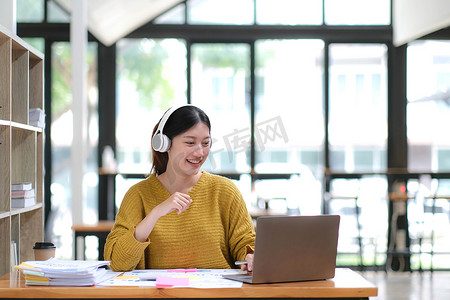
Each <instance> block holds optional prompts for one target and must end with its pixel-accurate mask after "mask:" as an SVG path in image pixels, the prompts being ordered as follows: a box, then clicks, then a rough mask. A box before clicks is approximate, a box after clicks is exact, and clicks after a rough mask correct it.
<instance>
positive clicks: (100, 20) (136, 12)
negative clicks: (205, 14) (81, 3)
mask: <svg viewBox="0 0 450 300" xmlns="http://www.w3.org/2000/svg"><path fill="white" fill-rule="evenodd" d="M56 2H58V3H59V4H60V5H61V6H62V7H63V8H64V9H66V10H67V11H68V12H69V13H70V12H71V11H72V0H56ZM181 2H183V1H182V0H125V1H124V0H107V1H105V0H87V1H86V4H87V10H88V13H87V14H88V16H87V22H88V24H87V26H88V29H89V32H90V33H91V34H93V35H94V36H95V37H96V38H97V39H98V40H99V41H100V42H101V43H103V44H104V45H105V46H111V45H112V44H114V43H115V42H117V41H118V40H119V39H121V38H123V37H124V36H126V35H128V34H129V33H131V32H133V31H134V30H136V29H137V28H139V27H141V26H142V25H144V24H146V23H148V22H149V21H151V20H153V19H154V18H155V17H157V16H159V15H160V14H161V13H163V12H165V11H166V10H168V9H170V8H172V7H174V6H175V5H176V4H178V3H181Z"/></svg>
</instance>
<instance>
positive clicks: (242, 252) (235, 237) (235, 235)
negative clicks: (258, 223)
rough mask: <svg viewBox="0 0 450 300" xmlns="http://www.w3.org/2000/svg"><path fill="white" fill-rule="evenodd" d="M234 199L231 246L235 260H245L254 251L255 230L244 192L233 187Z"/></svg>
mask: <svg viewBox="0 0 450 300" xmlns="http://www.w3.org/2000/svg"><path fill="white" fill-rule="evenodd" d="M232 199H233V201H232V202H231V207H230V217H229V222H230V223H229V226H230V228H229V247H230V252H231V255H232V257H233V259H234V260H235V261H237V260H244V259H245V256H246V255H247V253H253V249H254V246H255V230H254V227H253V222H252V219H251V217H250V214H249V213H248V210H247V206H246V204H245V202H244V199H243V197H242V194H241V193H240V192H239V190H238V189H237V187H235V189H233V195H232Z"/></svg>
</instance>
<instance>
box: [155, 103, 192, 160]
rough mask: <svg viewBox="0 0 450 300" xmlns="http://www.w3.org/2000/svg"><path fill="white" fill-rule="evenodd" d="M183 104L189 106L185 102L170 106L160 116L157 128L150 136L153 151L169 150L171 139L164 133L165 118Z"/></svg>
mask: <svg viewBox="0 0 450 300" xmlns="http://www.w3.org/2000/svg"><path fill="white" fill-rule="evenodd" d="M184 106H191V105H190V104H185V105H181V106H172V107H171V108H170V109H169V110H167V111H166V112H165V113H164V115H163V117H162V118H161V121H160V122H159V125H158V128H157V129H156V131H155V134H154V135H153V138H152V148H153V150H155V151H158V152H162V153H163V152H167V150H169V148H170V145H171V141H170V138H169V137H168V136H167V135H165V134H164V132H163V130H164V126H165V125H166V122H167V120H168V119H169V117H170V115H171V114H173V112H174V111H176V110H177V109H179V108H181V107H184Z"/></svg>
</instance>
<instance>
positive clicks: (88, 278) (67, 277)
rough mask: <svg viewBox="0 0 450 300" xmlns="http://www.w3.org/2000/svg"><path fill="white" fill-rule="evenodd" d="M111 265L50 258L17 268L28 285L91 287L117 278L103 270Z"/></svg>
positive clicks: (99, 262)
mask: <svg viewBox="0 0 450 300" xmlns="http://www.w3.org/2000/svg"><path fill="white" fill-rule="evenodd" d="M109 264H110V262H109V261H87V260H59V259H55V258H50V259H49V260H45V261H26V262H23V263H21V264H20V265H18V266H17V267H16V268H18V269H19V270H21V271H22V272H23V274H24V277H25V283H26V284H27V285H57V286H91V285H94V284H97V283H100V282H102V281H104V280H108V279H110V278H112V277H114V276H116V274H115V273H112V272H107V270H106V269H105V268H103V267H105V266H107V265H109Z"/></svg>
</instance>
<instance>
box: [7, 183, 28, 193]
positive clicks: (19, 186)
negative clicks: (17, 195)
mask: <svg viewBox="0 0 450 300" xmlns="http://www.w3.org/2000/svg"><path fill="white" fill-rule="evenodd" d="M32 188H33V184H32V183H31V182H21V183H13V184H11V191H29V190H31V189H32Z"/></svg>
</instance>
